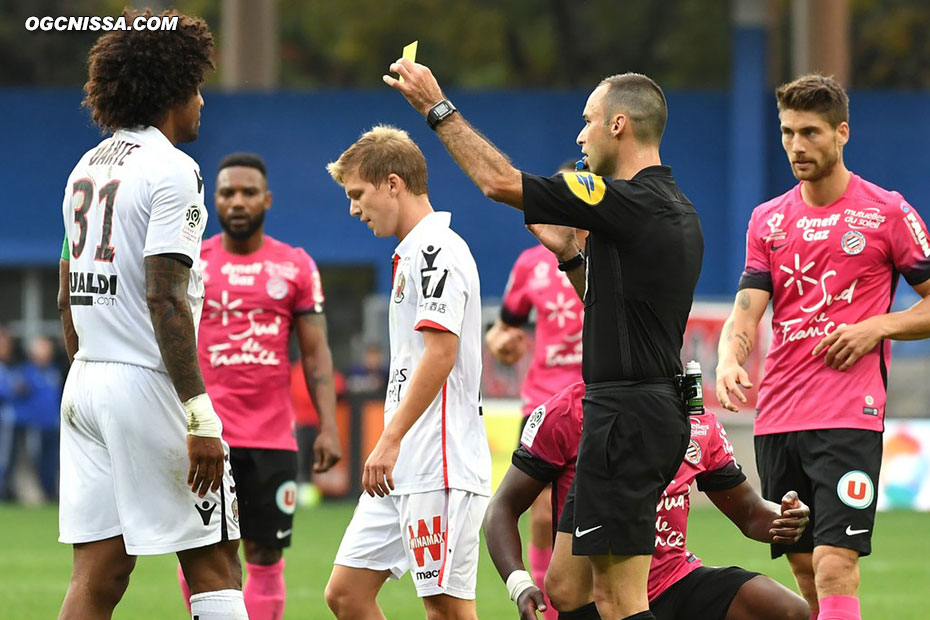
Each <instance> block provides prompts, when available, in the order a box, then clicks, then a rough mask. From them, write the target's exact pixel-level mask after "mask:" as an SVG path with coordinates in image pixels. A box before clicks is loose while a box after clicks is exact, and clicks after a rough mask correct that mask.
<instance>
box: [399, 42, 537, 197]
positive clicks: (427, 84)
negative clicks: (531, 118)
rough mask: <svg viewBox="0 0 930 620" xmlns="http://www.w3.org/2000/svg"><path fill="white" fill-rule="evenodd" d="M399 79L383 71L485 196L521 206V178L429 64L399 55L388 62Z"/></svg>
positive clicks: (518, 172)
mask: <svg viewBox="0 0 930 620" xmlns="http://www.w3.org/2000/svg"><path fill="white" fill-rule="evenodd" d="M390 70H391V71H393V72H395V73H397V74H399V75H401V76H402V77H403V78H404V81H403V82H401V81H400V80H397V79H395V78H393V77H391V76H390V75H384V76H383V77H382V79H383V80H384V82H385V84H387V85H388V86H391V87H392V88H394V89H396V90H398V91H400V93H401V94H402V95H403V96H404V97H405V98H406V99H407V101H409V102H410V105H412V106H413V107H414V108H415V109H416V110H417V111H418V112H419V113H420V114H422V115H423V116H424V117H426V122H427V123H429V126H430V127H431V128H432V129H433V130H435V131H436V134H437V135H438V136H439V139H440V140H442V143H443V144H444V145H445V147H446V149H448V151H449V154H450V155H452V158H453V159H455V162H456V163H457V164H458V165H459V167H461V168H462V170H464V171H465V174H467V175H468V176H469V178H471V180H472V181H474V183H475V185H477V186H478V188H479V189H480V190H481V191H482V192H483V193H484V195H485V196H487V197H488V198H490V199H491V200H494V201H496V202H503V203H506V204H509V205H510V206H512V207H514V208H517V209H520V210H522V209H523V181H522V178H521V174H520V171H519V170H517V169H516V168H514V167H513V166H512V165H511V163H510V160H509V159H507V156H506V155H504V154H503V153H501V152H500V151H499V150H497V148H496V147H495V146H494V145H493V144H491V142H490V141H489V140H488V139H487V138H485V137H484V136H482V135H481V134H479V133H478V132H477V131H475V130H474V128H472V126H471V125H469V124H468V121H466V120H465V118H464V117H463V116H462V115H461V114H460V113H458V112H457V110H456V109H455V106H453V105H452V103H451V102H450V101H449V100H448V99H446V98H445V96H444V95H443V94H442V89H440V88H439V84H438V83H437V82H436V78H435V77H433V72H432V71H430V70H429V67H426V66H424V65H421V64H418V63H414V62H410V61H409V60H407V59H405V58H403V59H400V60H398V61H397V62H395V63H394V64H392V65H391V66H390Z"/></svg>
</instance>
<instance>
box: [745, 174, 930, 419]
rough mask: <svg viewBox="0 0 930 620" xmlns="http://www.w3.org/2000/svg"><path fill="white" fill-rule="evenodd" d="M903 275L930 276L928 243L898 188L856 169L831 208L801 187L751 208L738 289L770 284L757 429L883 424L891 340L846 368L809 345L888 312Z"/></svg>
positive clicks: (911, 279) (916, 281) (914, 281)
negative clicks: (810, 201) (807, 197)
mask: <svg viewBox="0 0 930 620" xmlns="http://www.w3.org/2000/svg"><path fill="white" fill-rule="evenodd" d="M899 274H903V275H904V278H905V280H906V281H907V282H908V283H909V284H911V285H912V286H913V285H917V284H920V283H921V282H924V281H925V280H927V278H930V243H928V239H927V229H926V226H925V225H924V222H923V220H922V219H921V218H920V215H918V214H917V211H916V210H915V209H914V208H913V207H911V206H910V205H909V204H908V203H907V202H906V201H905V200H904V198H902V197H901V194H899V193H897V192H891V191H887V190H885V189H882V188H881V187H878V186H877V185H874V184H872V183H869V182H868V181H866V180H865V179H862V178H860V177H859V176H857V175H855V174H853V175H851V177H850V180H849V185H848V186H847V188H846V191H845V192H844V193H843V195H842V196H841V197H840V198H839V199H838V200H837V201H836V202H834V203H832V204H830V205H827V206H824V207H811V206H808V205H807V204H806V203H805V202H804V200H803V199H802V198H801V186H800V184H799V185H797V186H795V187H794V188H793V189H792V190H791V191H789V192H787V193H785V194H783V195H781V196H779V197H777V198H775V199H773V200H770V201H768V202H766V203H763V204H761V205H759V206H758V207H756V209H755V211H753V214H752V218H751V219H750V221H749V230H748V233H747V243H746V267H745V271H744V272H743V276H742V278H741V279H740V288H741V289H742V288H759V289H763V290H767V291H769V292H770V293H771V294H772V310H773V315H772V333H773V337H772V346H771V348H770V349H769V353H768V356H767V357H766V360H765V377H764V378H763V380H762V385H761V386H760V388H759V400H758V413H757V417H756V425H755V432H756V434H757V435H765V434H770V433H783V432H789V431H798V430H810V429H823V428H858V429H865V430H874V431H881V430H883V428H884V416H885V385H886V382H887V373H888V365H889V363H890V361H891V342H890V341H887V340H886V341H884V342H882V343H880V344H879V346H877V347H876V348H875V349H873V350H872V351H870V352H869V353H867V354H866V355H864V356H863V357H862V358H861V359H860V360H859V361H857V362H856V363H855V364H854V365H853V366H852V367H851V368H850V369H849V370H846V371H842V372H841V371H838V370H833V369H831V368H829V367H828V366H827V365H826V364H825V362H824V357H823V355H820V356H818V357H814V356H812V355H811V352H812V351H813V349H814V347H815V346H817V344H818V343H819V342H820V341H821V339H823V337H824V336H827V335H829V334H830V333H831V332H832V331H833V330H835V329H836V328H837V327H839V326H841V325H847V324H852V323H858V322H860V321H863V320H865V319H867V318H869V317H872V316H875V315H879V314H884V313H887V312H888V311H889V310H890V309H891V304H892V301H893V300H894V293H895V287H896V286H897V283H898V275H899Z"/></svg>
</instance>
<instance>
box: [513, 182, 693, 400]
mask: <svg viewBox="0 0 930 620" xmlns="http://www.w3.org/2000/svg"><path fill="white" fill-rule="evenodd" d="M523 210H524V216H525V219H526V223H527V224H561V225H563V226H572V227H574V228H581V229H584V230H588V231H590V235H589V236H588V241H587V243H586V245H585V254H586V256H587V263H586V268H585V269H586V276H585V280H586V287H585V288H586V291H585V299H584V306H585V316H584V335H583V340H582V342H583V351H584V353H583V357H582V375H583V377H584V380H585V383H588V384H592V383H601V382H605V381H620V380H636V379H647V378H659V377H673V376H674V375H676V374H679V373H680V372H681V360H680V355H681V344H682V339H683V336H684V331H685V324H686V323H687V320H688V313H689V312H690V311H691V303H692V301H693V299H694V289H695V286H697V281H698V276H699V275H700V273H701V260H702V258H703V255H704V235H703V233H702V232H701V222H700V220H699V218H698V214H697V211H695V209H694V205H692V204H691V201H690V200H688V198H687V197H686V196H685V195H684V194H683V193H682V192H681V190H680V189H679V188H678V184H677V183H676V182H675V179H674V177H672V170H671V168H669V167H668V166H650V167H648V168H644V169H643V170H641V171H639V172H638V173H637V174H636V176H634V177H633V178H632V179H630V180H629V181H621V180H614V179H609V178H604V177H599V176H597V175H596V174H592V173H590V172H565V173H562V174H558V175H556V176H553V177H549V178H546V177H538V176H534V175H531V174H525V173H524V174H523Z"/></svg>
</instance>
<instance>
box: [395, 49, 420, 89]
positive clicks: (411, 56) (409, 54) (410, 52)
mask: <svg viewBox="0 0 930 620" xmlns="http://www.w3.org/2000/svg"><path fill="white" fill-rule="evenodd" d="M419 42H420V40H419V39H417V40H416V41H414V42H413V43H410V44H409V45H405V46H404V53H403V54H401V57H403V58H406V59H407V60H409V61H410V62H416V61H417V43H419ZM398 77H400V76H398ZM400 81H401V82H403V81H404V78H403V77H401V78H400Z"/></svg>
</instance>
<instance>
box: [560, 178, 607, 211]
mask: <svg viewBox="0 0 930 620" xmlns="http://www.w3.org/2000/svg"><path fill="white" fill-rule="evenodd" d="M562 179H563V180H564V181H565V185H567V186H568V190H569V191H570V192H571V193H572V194H574V195H575V197H576V198H578V199H579V200H581V201H582V202H585V203H587V204H589V205H592V206H593V205H596V204H598V203H599V202H601V201H602V200H603V199H604V195H605V194H606V193H607V185H606V184H605V183H604V179H603V178H602V177H599V176H597V175H596V174H591V173H590V172H563V173H562Z"/></svg>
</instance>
